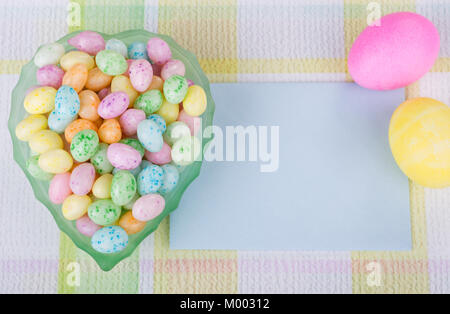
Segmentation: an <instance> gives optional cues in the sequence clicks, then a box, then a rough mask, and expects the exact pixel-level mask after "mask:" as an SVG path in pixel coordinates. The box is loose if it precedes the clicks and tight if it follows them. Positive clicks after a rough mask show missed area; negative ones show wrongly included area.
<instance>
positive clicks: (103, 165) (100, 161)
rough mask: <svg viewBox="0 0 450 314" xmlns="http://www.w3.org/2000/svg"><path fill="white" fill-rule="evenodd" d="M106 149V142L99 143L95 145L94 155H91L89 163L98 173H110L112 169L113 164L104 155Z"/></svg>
mask: <svg viewBox="0 0 450 314" xmlns="http://www.w3.org/2000/svg"><path fill="white" fill-rule="evenodd" d="M107 151H108V144H106V143H100V144H99V145H98V147H97V151H96V152H95V154H94V156H92V157H91V163H92V164H93V165H94V168H95V170H96V171H97V172H98V173H99V174H105V173H111V171H113V169H114V166H113V165H111V163H110V162H109V160H108V157H106V152H107Z"/></svg>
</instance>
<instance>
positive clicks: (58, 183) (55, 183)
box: [48, 172, 72, 204]
mask: <svg viewBox="0 0 450 314" xmlns="http://www.w3.org/2000/svg"><path fill="white" fill-rule="evenodd" d="M70 194H72V190H71V189H70V173H68V172H65V173H60V174H56V175H55V176H54V177H53V179H52V181H51V182H50V187H49V189H48V196H49V198H50V201H51V202H52V203H54V204H62V203H63V202H64V200H65V199H66V198H67V197H68V196H69V195H70Z"/></svg>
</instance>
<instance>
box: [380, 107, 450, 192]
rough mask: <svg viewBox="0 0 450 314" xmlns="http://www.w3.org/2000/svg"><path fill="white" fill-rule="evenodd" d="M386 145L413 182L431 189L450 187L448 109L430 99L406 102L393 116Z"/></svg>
mask: <svg viewBox="0 0 450 314" xmlns="http://www.w3.org/2000/svg"><path fill="white" fill-rule="evenodd" d="M389 144H390V146H391V150H392V154H393V155H394V158H395V160H396V162H397V163H398V165H399V167H400V169H401V170H402V171H403V172H404V173H405V174H406V175H407V176H408V177H409V178H410V179H411V180H412V181H414V182H416V183H418V184H420V185H423V186H426V187H430V188H443V187H448V186H450V107H448V106H447V105H445V104H443V103H441V102H440V101H437V100H434V99H431V98H416V99H411V100H408V101H405V102H404V103H402V104H401V105H400V106H399V107H398V108H397V110H396V111H395V112H394V114H393V115H392V118H391V123H390V127H389Z"/></svg>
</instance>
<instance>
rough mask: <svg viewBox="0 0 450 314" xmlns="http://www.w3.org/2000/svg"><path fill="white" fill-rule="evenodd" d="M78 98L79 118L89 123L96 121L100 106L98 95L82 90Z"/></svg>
mask: <svg viewBox="0 0 450 314" xmlns="http://www.w3.org/2000/svg"><path fill="white" fill-rule="evenodd" d="M79 97H80V111H79V112H78V114H79V115H80V117H81V118H83V119H86V120H90V121H97V120H98V119H99V118H100V116H99V115H98V112H97V109H98V105H99V104H100V98H99V97H98V95H97V94H96V93H94V92H93V91H91V90H84V91H82V92H81V93H80V94H79Z"/></svg>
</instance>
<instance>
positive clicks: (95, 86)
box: [86, 68, 113, 92]
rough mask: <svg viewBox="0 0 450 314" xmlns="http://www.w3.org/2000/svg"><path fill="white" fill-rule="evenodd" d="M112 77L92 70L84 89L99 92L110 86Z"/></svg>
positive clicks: (98, 70) (94, 69)
mask: <svg viewBox="0 0 450 314" xmlns="http://www.w3.org/2000/svg"><path fill="white" fill-rule="evenodd" d="M112 79H113V77H112V76H110V75H108V74H105V73H103V72H102V71H101V70H100V69H99V68H93V69H92V70H90V71H89V74H88V79H87V82H86V88H87V89H90V90H92V91H94V92H99V91H101V90H102V89H103V88H106V87H108V86H109V85H111V81H112Z"/></svg>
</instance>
